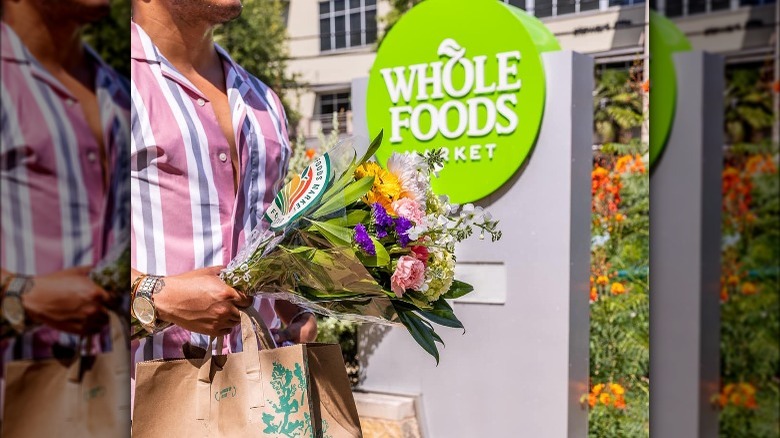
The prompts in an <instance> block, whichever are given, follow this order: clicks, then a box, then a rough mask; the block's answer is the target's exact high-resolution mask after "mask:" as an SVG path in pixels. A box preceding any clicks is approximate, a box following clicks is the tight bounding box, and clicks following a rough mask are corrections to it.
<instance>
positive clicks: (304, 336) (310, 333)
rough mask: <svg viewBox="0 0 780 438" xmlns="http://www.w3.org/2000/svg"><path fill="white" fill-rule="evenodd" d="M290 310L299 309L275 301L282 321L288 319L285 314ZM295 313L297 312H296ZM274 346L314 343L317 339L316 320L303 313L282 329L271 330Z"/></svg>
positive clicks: (283, 302)
mask: <svg viewBox="0 0 780 438" xmlns="http://www.w3.org/2000/svg"><path fill="white" fill-rule="evenodd" d="M290 308H294V309H299V308H298V306H295V305H294V304H290V303H289V302H287V301H277V304H276V310H277V313H278V314H279V316H280V317H281V318H282V320H283V321H285V320H287V318H288V317H289V316H288V315H287V314H285V313H286V312H289V309H290ZM296 313H297V312H296ZM271 333H272V334H273V336H274V341H276V345H279V346H281V345H282V344H283V343H284V342H293V343H296V344H305V343H307V342H314V341H315V340H316V339H317V318H316V317H315V316H314V315H313V314H311V313H304V314H302V315H300V316H298V317H297V318H295V320H294V321H291V322H290V324H288V325H287V327H285V328H284V329H281V330H277V329H273V330H271Z"/></svg>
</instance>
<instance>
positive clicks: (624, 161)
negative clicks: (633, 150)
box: [615, 155, 634, 173]
mask: <svg viewBox="0 0 780 438" xmlns="http://www.w3.org/2000/svg"><path fill="white" fill-rule="evenodd" d="M633 159H634V157H632V156H631V155H623V156H621V157H620V158H618V159H617V161H615V172H617V173H623V172H625V171H626V170H628V164H629V163H630V162H631V161H632V160H633Z"/></svg>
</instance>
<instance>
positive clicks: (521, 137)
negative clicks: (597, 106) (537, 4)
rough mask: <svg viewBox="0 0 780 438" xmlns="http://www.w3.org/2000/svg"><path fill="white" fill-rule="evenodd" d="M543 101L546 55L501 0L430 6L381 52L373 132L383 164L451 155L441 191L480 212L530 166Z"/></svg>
mask: <svg viewBox="0 0 780 438" xmlns="http://www.w3.org/2000/svg"><path fill="white" fill-rule="evenodd" d="M548 44H549V43H548ZM555 46H557V44H556V45H555ZM544 98H545V79H544V70H543V66H542V59H541V56H540V49H539V48H537V46H536V45H535V43H534V40H533V38H532V36H531V34H530V33H529V32H528V30H527V29H526V27H525V25H524V24H523V21H522V20H521V19H520V18H518V16H517V15H516V14H515V13H514V12H513V11H512V10H510V9H509V8H507V7H506V6H505V5H504V4H503V3H500V2H498V1H495V0H426V1H425V2H422V3H420V4H419V5H417V6H415V7H414V8H412V9H411V10H410V11H409V12H408V13H406V15H404V16H403V18H401V20H399V21H398V23H397V24H396V25H395V26H393V28H392V30H391V31H390V32H389V33H388V35H387V36H386V37H385V40H384V41H383V42H382V44H381V46H380V47H379V51H378V52H377V56H376V60H375V61H374V65H373V67H372V69H371V73H370V76H369V80H368V95H367V112H368V114H367V118H368V128H369V131H370V132H371V133H373V134H375V133H377V132H379V130H381V129H384V131H385V142H384V144H383V145H382V147H381V148H380V149H379V150H378V151H377V154H376V155H377V158H378V159H379V161H380V163H385V162H386V160H387V158H388V157H389V156H390V155H391V154H392V153H393V152H405V151H417V152H425V151H426V150H431V149H437V148H443V149H444V151H445V156H446V157H447V165H446V166H445V168H444V170H443V171H442V172H441V176H440V178H438V179H434V181H433V188H434V190H435V191H436V192H437V193H442V194H447V195H449V196H450V198H451V200H452V201H453V202H456V203H464V202H471V201H475V200H478V199H480V198H483V197H485V196H487V195H489V194H490V193H492V192H494V191H495V190H496V189H498V188H499V187H501V186H502V185H503V184H504V183H505V182H506V181H507V180H509V179H510V178H511V177H512V175H514V173H515V172H516V171H517V169H518V168H520V166H521V165H522V164H523V162H524V161H525V159H526V158H527V157H528V154H529V152H530V151H531V149H532V147H533V145H534V143H535V141H536V137H537V135H538V133H539V128H540V125H541V121H542V115H543V113H544Z"/></svg>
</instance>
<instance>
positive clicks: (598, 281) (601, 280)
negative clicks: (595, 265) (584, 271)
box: [596, 275, 609, 286]
mask: <svg viewBox="0 0 780 438" xmlns="http://www.w3.org/2000/svg"><path fill="white" fill-rule="evenodd" d="M607 283H609V278H607V276H606V275H599V276H598V278H596V284H598V285H601V286H604V285H606V284H607Z"/></svg>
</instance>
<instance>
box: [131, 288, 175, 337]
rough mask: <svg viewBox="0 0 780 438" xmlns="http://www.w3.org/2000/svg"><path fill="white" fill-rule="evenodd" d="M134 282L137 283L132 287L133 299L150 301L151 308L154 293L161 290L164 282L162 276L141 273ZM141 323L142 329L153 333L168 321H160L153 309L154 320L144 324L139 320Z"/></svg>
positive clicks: (164, 326)
mask: <svg viewBox="0 0 780 438" xmlns="http://www.w3.org/2000/svg"><path fill="white" fill-rule="evenodd" d="M136 282H137V285H136V287H135V288H133V300H136V299H145V300H147V301H148V302H149V303H151V305H152V308H154V294H156V293H159V292H160V290H162V287H163V286H164V284H165V283H164V281H163V278H162V277H161V276H157V275H143V276H140V277H139V278H137V279H136V281H135V282H134V283H136ZM141 325H142V326H143V328H144V330H146V331H147V332H149V333H150V334H153V333H155V332H157V331H160V330H162V329H164V328H166V327H168V326H169V325H170V323H166V322H161V321H160V320H159V319H158V318H157V311H156V309H154V321H152V323H151V324H144V323H143V322H141Z"/></svg>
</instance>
